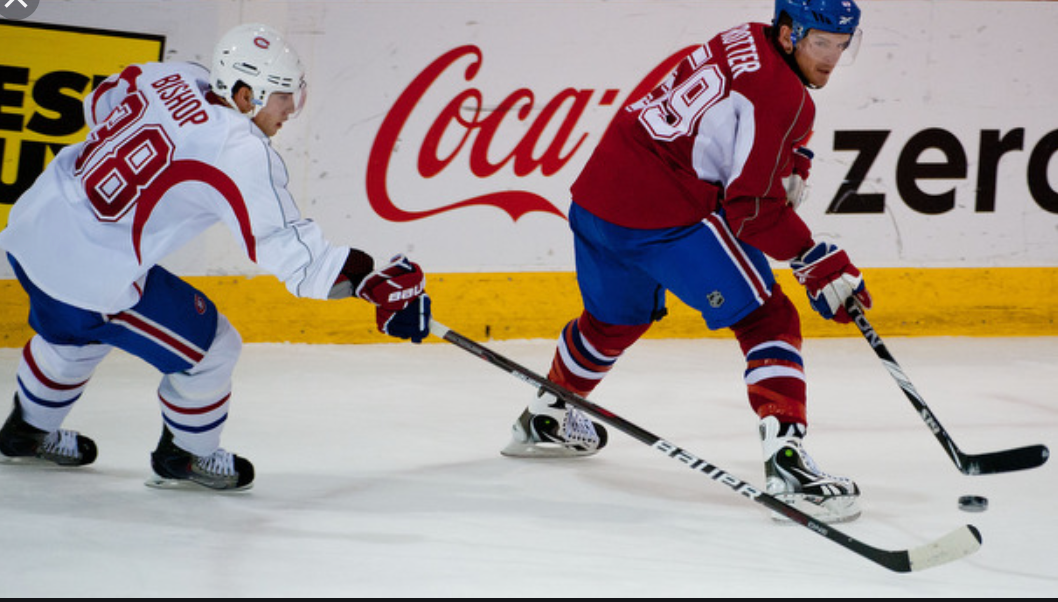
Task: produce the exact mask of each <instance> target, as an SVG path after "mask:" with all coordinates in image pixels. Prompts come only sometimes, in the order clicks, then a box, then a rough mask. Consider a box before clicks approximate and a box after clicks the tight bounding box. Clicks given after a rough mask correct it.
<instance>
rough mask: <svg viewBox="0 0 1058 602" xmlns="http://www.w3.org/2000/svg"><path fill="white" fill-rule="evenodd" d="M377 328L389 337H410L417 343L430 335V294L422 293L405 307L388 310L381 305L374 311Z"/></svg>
mask: <svg viewBox="0 0 1058 602" xmlns="http://www.w3.org/2000/svg"><path fill="white" fill-rule="evenodd" d="M375 315H376V318H377V320H378V329H379V330H381V331H382V332H384V333H386V334H388V335H389V336H391V337H397V338H398V339H411V342H412V343H415V344H416V345H418V344H419V343H421V342H422V340H423V339H425V338H426V337H428V336H430V296H429V295H427V294H425V293H423V294H421V295H419V296H418V297H416V298H415V299H414V300H412V302H411V303H409V304H408V306H407V307H405V308H404V309H402V310H400V311H398V312H390V311H387V310H384V309H382V308H381V307H380V308H378V309H377V310H376V311H375Z"/></svg>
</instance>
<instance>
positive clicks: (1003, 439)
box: [0, 337, 1058, 598]
mask: <svg viewBox="0 0 1058 602" xmlns="http://www.w3.org/2000/svg"><path fill="white" fill-rule="evenodd" d="M487 344H488V345H489V347H490V348H492V349H494V350H496V351H498V352H500V353H502V354H504V355H506V356H507V357H509V358H511V359H513V360H515V361H517V362H519V363H521V364H523V365H525V366H527V367H529V368H531V369H533V370H536V371H538V372H544V371H546V367H547V365H548V364H549V362H550V359H551V353H552V350H553V345H554V342H553V341H549V340H534V341H495V342H488V343H487ZM886 344H887V346H888V347H889V350H890V351H891V352H892V353H893V355H894V356H895V357H896V359H897V361H898V362H900V364H901V366H902V367H903V369H904V371H905V372H906V373H907V375H908V377H909V378H910V379H911V381H912V382H913V383H914V384H915V386H916V388H917V389H918V391H919V393H920V394H921V395H922V396H923V398H924V399H925V400H926V402H927V404H929V406H930V408H931V409H932V410H933V412H934V414H936V416H937V417H938V418H939V420H940V422H941V423H942V425H943V426H944V427H945V428H946V429H947V430H948V431H949V433H950V434H951V435H952V437H953V438H954V439H955V441H956V443H957V444H958V445H959V446H960V447H961V448H962V449H963V451H965V452H968V453H982V452H986V451H995V450H999V449H1005V448H1010V447H1020V446H1023V445H1030V444H1037V443H1042V444H1045V445H1047V446H1048V447H1050V448H1051V449H1052V450H1053V449H1058V404H1056V401H1055V399H1054V395H1055V390H1056V389H1058V339H1055V338H1046V337H1041V338H893V339H887V340H886ZM19 354H20V350H18V349H0V385H2V386H0V391H6V393H0V394H2V395H5V396H7V395H10V393H11V392H13V390H14V386H15V380H14V374H15V368H16V366H17V362H18V358H19ZM805 358H806V362H807V371H808V375H809V399H810V401H809V416H810V420H811V424H810V430H809V436H808V439H807V440H806V445H807V448H808V449H809V451H810V452H811V453H812V455H813V456H814V457H815V459H816V460H817V461H818V462H819V464H820V465H821V467H822V468H823V469H824V470H826V471H828V472H831V473H836V474H844V475H848V476H851V477H853V478H855V479H856V480H857V482H858V483H859V485H860V487H861V488H862V490H863V492H864V493H863V498H862V505H863V507H864V515H863V517H862V518H861V519H860V520H859V521H856V522H853V523H847V524H845V525H840V526H839V528H840V529H841V530H842V531H844V532H845V533H847V534H849V535H851V536H853V537H856V538H858V539H861V540H863V541H864V542H866V543H868V544H870V545H873V546H876V547H881V548H886V549H907V548H913V547H917V546H920V545H923V544H925V543H928V542H930V541H932V540H934V539H937V538H940V537H942V536H944V535H945V534H947V533H949V532H950V531H952V530H953V529H955V528H956V527H958V526H959V525H962V524H973V525H975V526H976V527H978V528H979V529H980V530H981V532H982V534H983V537H984V545H983V547H982V549H981V550H980V551H979V552H978V553H977V554H975V555H973V556H971V557H969V558H965V559H962V560H959V561H957V562H954V563H952V564H948V565H944V566H941V567H937V568H933V569H930V570H928V571H924V572H921V573H912V574H898V573H893V572H890V571H887V570H886V569H884V568H882V567H880V566H878V565H876V564H874V563H872V562H869V561H867V560H865V559H863V558H861V557H859V556H857V555H856V554H854V553H852V552H850V551H848V550H846V549H845V548H843V547H841V546H839V545H837V544H835V543H834V542H832V541H829V540H827V539H826V538H824V537H820V536H819V535H817V534H815V533H813V532H811V531H809V530H808V529H805V528H802V527H799V526H789V525H788V526H780V525H777V524H775V523H773V522H772V520H771V519H770V517H769V512H768V511H766V510H765V509H764V508H763V506H761V505H759V504H756V503H753V502H752V501H749V500H747V499H746V498H744V497H742V496H741V495H738V494H736V493H735V492H733V491H732V490H731V489H729V488H728V487H727V486H725V485H722V484H719V483H716V482H714V481H712V480H711V479H709V478H708V477H707V476H705V475H703V474H701V473H697V472H693V471H690V470H687V469H686V467H684V466H683V465H681V464H680V463H678V462H675V461H673V460H671V459H668V458H666V457H665V456H664V455H662V454H660V453H658V452H657V451H655V450H653V449H651V448H649V447H647V446H646V445H644V444H642V443H640V442H639V441H637V440H635V439H633V438H631V437H629V436H627V435H625V434H623V433H621V432H619V431H615V430H613V429H611V437H610V445H609V446H608V447H607V448H606V449H605V450H604V451H603V452H602V453H601V454H599V455H598V456H595V457H591V458H580V459H575V460H515V459H511V458H504V457H502V456H500V454H499V449H500V448H501V447H502V446H503V445H504V444H505V443H506V441H507V437H508V430H509V427H510V423H511V422H512V421H513V419H514V418H515V417H516V416H517V415H518V413H519V412H520V411H521V409H522V407H523V406H524V405H525V403H526V402H527V401H528V398H529V396H530V395H532V392H533V390H532V388H531V387H530V386H528V385H526V384H525V383H523V382H521V381H519V380H517V379H515V378H513V377H512V376H510V375H508V374H506V373H505V372H503V371H502V370H499V369H497V368H495V367H493V366H491V365H489V364H488V363H486V362H484V361H482V360H480V359H478V358H476V357H474V356H472V355H470V354H468V353H466V352H465V351H463V350H461V349H459V348H457V347H455V346H453V345H449V344H446V343H443V342H435V343H431V344H424V345H418V346H416V345H411V344H407V343H406V344H392V345H388V344H387V345H357V346H309V345H281V344H269V345H262V344H254V345H247V346H246V348H245V349H244V353H243V357H242V360H241V362H240V365H239V368H238V369H237V371H236V387H235V392H234V395H233V404H232V409H231V414H230V416H229V420H228V425H227V428H226V431H225V434H224V447H225V448H227V449H229V450H231V451H235V452H237V453H239V454H242V455H245V456H246V457H248V458H250V459H251V460H252V461H253V462H254V464H255V466H256V469H257V481H256V484H255V487H254V488H253V489H252V490H251V491H249V492H247V493H244V494H227V495H222V494H215V493H209V492H204V491H203V492H195V491H160V490H156V489H151V488H148V487H145V486H144V485H143V481H144V479H145V477H146V476H147V473H148V471H149V464H148V456H149V453H150V451H151V450H152V449H153V448H154V445H155V444H156V442H157V439H158V435H159V433H160V429H161V422H160V416H159V411H158V406H157V404H158V401H157V396H156V395H155V387H156V385H157V380H158V379H157V375H156V374H155V373H154V372H153V369H151V368H150V367H149V366H147V365H146V364H144V363H142V362H140V360H138V359H136V358H133V357H131V356H128V355H126V354H124V353H122V352H115V353H114V354H112V356H111V357H109V358H108V359H107V360H106V361H105V362H104V363H103V364H102V366H101V367H100V369H99V370H98V371H97V373H96V376H95V377H94V379H93V381H92V383H91V386H90V387H89V389H88V390H87V392H86V393H85V395H84V397H83V398H82V399H81V400H80V401H79V402H78V405H77V407H76V408H75V409H74V410H73V412H72V414H71V415H70V417H69V419H68V420H67V423H66V424H65V425H64V426H65V427H67V428H74V429H78V430H80V431H82V432H84V433H85V434H87V435H89V436H91V437H93V438H94V439H95V440H96V442H97V443H98V445H99V448H100V455H99V459H98V460H97V461H96V463H95V464H94V465H92V466H90V467H86V468H82V469H59V468H45V467H29V466H24V465H0V542H3V545H2V546H0V595H2V596H3V597H11V598H13V597H23V596H49V597H71V596H78V597H97V596H103V597H109V596H124V597H132V596H136V597H139V596H151V597H157V596H172V597H177V596H181V597H185V596H186V597H280V596H282V597H287V596H328V597H350V598H352V597H398V596H401V597H411V596H416V597H426V596H430V597H652V598H657V597H707V596H721V597H722V596H738V597H749V596H753V597H809V596H811V597H842V598H847V597H861V596H863V597H866V596H871V597H956V596H973V597H1004V598H1007V597H1030V596H1034V597H1053V596H1055V595H1058V561H1056V559H1058V511H1055V509H1054V507H1055V500H1056V499H1058V462H1055V461H1050V462H1048V463H1047V464H1045V465H1044V466H1043V467H1041V468H1038V469H1034V470H1029V471H1024V472H1018V473H1009V474H1003V475H985V476H966V475H963V474H961V473H960V472H958V470H956V468H955V467H954V465H953V464H952V463H951V461H950V460H949V459H948V457H947V455H946V454H945V453H944V451H943V449H942V448H941V447H940V445H939V444H938V442H937V441H936V439H934V437H933V435H932V434H931V433H930V432H929V430H928V428H927V427H926V425H925V424H924V423H923V421H922V420H921V419H920V418H919V417H918V415H917V413H916V412H915V411H914V409H913V408H912V406H911V404H910V403H909V402H908V401H907V399H906V398H905V397H904V395H903V393H902V392H901V391H900V389H899V388H898V386H897V385H896V383H895V382H894V381H893V379H892V377H891V376H890V375H889V374H888V373H887V372H886V371H885V369H884V368H883V367H882V365H881V363H880V361H879V360H878V358H877V357H876V356H875V355H874V353H873V352H872V351H871V350H870V348H869V347H868V346H867V345H866V343H865V342H864V341H863V340H862V339H859V338H848V339H811V340H808V341H806V344H805ZM742 371H743V366H742V361H741V356H740V354H739V351H738V348H737V345H736V344H735V343H734V341H730V340H652V339H647V340H643V341H640V343H638V344H637V345H636V346H635V347H633V348H632V349H631V350H630V351H629V352H628V353H626V355H625V356H624V357H623V358H622V359H621V361H620V362H619V363H618V365H617V367H616V368H615V369H614V371H613V372H612V373H611V374H610V376H609V377H608V378H607V380H606V381H605V382H604V383H603V384H602V385H601V386H600V387H599V389H597V390H596V392H595V393H594V394H593V395H592V399H593V400H594V401H595V402H596V403H597V404H599V405H600V406H602V407H604V408H606V409H608V410H610V411H613V412H615V413H617V414H618V415H620V416H621V417H623V418H625V419H627V420H629V421H631V422H633V423H635V424H636V425H638V426H640V427H642V428H644V429H646V430H648V431H650V432H652V433H654V434H656V435H658V436H661V437H663V438H665V439H667V440H669V441H671V442H673V443H675V444H677V445H680V446H682V447H684V448H686V449H687V450H688V451H690V452H692V453H694V454H696V455H698V456H700V457H702V458H704V459H706V460H708V461H710V462H712V463H713V464H716V465H717V466H719V467H721V468H723V469H724V470H726V471H728V472H730V473H732V474H733V475H735V476H737V477H739V478H741V479H743V480H745V481H748V482H750V483H753V484H755V485H758V486H759V485H761V481H762V472H763V470H762V463H761V458H760V445H759V443H758V441H757V434H756V420H755V417H754V416H753V414H752V413H751V411H750V410H749V409H748V405H747V403H746V401H745V392H744V388H743V385H742V382H741V376H742ZM6 404H7V402H6V401H5V402H3V405H2V406H0V407H4V410H3V414H5V415H6V412H7V410H6ZM963 494H976V495H983V496H985V497H987V498H988V499H989V501H990V504H989V509H988V511H987V512H984V513H981V514H976V513H974V514H971V513H965V512H961V511H959V510H958V504H957V501H958V498H959V496H960V495H963Z"/></svg>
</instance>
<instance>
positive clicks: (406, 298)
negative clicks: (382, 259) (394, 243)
mask: <svg viewBox="0 0 1058 602" xmlns="http://www.w3.org/2000/svg"><path fill="white" fill-rule="evenodd" d="M425 290H426V275H425V274H424V273H423V271H422V268H420V267H419V264H417V263H414V262H413V261H411V260H409V259H408V258H407V257H405V256H404V255H397V256H396V257H394V258H393V259H392V260H391V261H390V262H389V264H387V265H386V266H384V267H382V268H379V269H377V270H375V271H373V272H371V273H370V274H368V275H367V276H365V277H364V279H363V280H362V281H361V282H360V286H358V287H356V296H357V297H360V298H361V299H363V300H365V301H369V302H371V303H373V304H375V305H377V306H378V307H381V308H383V309H386V310H389V311H400V310H402V309H404V308H405V307H407V306H408V303H410V302H411V300H412V299H414V298H416V297H418V296H419V295H421V294H422V293H423V291H425Z"/></svg>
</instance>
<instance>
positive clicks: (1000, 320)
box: [0, 268, 1058, 347]
mask: <svg viewBox="0 0 1058 602" xmlns="http://www.w3.org/2000/svg"><path fill="white" fill-rule="evenodd" d="M776 277H777V278H778V281H779V283H780V285H781V286H782V287H783V289H784V290H785V291H786V292H787V294H788V295H789V296H790V298H791V299H793V301H794V304H795V305H796V306H797V308H798V310H799V311H800V312H801V316H802V320H801V321H802V324H803V331H804V336H805V337H808V338H818V337H856V336H860V333H859V330H857V329H856V327H855V326H851V325H840V324H835V323H832V322H826V321H824V320H823V319H821V318H819V317H818V316H817V315H816V314H815V313H814V312H813V311H812V310H811V308H810V307H809V306H808V302H807V300H806V299H805V295H804V292H803V289H802V288H801V286H800V285H799V284H797V282H796V281H795V280H794V279H793V277H792V276H791V275H790V272H789V271H788V270H777V273H776ZM864 277H865V278H866V280H867V285H868V288H869V289H870V291H871V293H872V295H873V297H874V309H873V310H871V311H870V312H868V314H867V316H868V318H869V319H870V321H871V324H872V326H874V328H875V330H877V331H878V333H879V334H881V335H882V336H885V337H888V336H1058V323H1056V320H1058V301H1056V299H1058V294H1056V293H1058V269H1055V268H994V269H993V268H989V269H982V268H956V269H910V268H873V269H867V270H864ZM187 280H188V282H190V283H191V284H192V285H194V286H196V287H198V288H199V289H200V290H202V291H203V292H204V293H206V295H208V296H209V298H210V299H212V300H213V301H214V302H215V303H216V304H217V306H218V307H219V308H220V311H221V312H222V313H223V314H225V315H226V316H227V317H228V319H229V320H231V322H232V324H234V325H235V327H236V328H237V329H238V330H239V332H240V333H241V334H242V336H243V340H244V341H246V342H248V343H278V342H290V343H327V344H339V343H380V342H395V339H391V338H389V337H386V336H384V335H382V334H380V333H378V332H377V331H376V329H375V321H374V310H373V308H372V307H371V306H369V305H368V304H367V303H365V302H363V301H360V300H357V299H349V300H344V301H317V300H310V299H298V298H296V297H293V296H292V295H290V293H288V292H287V290H286V288H285V287H284V286H283V285H282V284H280V283H279V282H278V281H277V280H276V279H275V278H272V277H267V276H261V277H254V278H247V277H234V276H226V277H204V276H203V277H188V278H187ZM427 292H428V293H429V294H430V297H431V298H432V299H433V310H434V316H435V317H436V318H437V319H438V320H439V321H441V322H443V323H444V324H445V325H447V326H449V327H451V328H452V329H454V330H456V331H458V332H460V333H462V334H464V335H466V336H468V337H470V338H472V339H477V340H489V339H493V340H505V339H539V338H548V339H549V338H556V337H557V336H558V333H559V331H560V330H561V329H562V327H563V326H564V325H565V324H566V322H568V321H569V320H570V319H572V318H574V317H576V316H578V315H579V314H580V312H581V303H580V296H579V293H578V290H577V283H576V277H575V276H574V274H573V273H571V272H517V273H486V274H478V273H466V274H465V273H452V274H430V275H428V278H427ZM0 307H3V308H4V310H3V312H2V313H0V347H20V346H22V345H23V344H25V342H26V341H27V340H28V339H29V337H30V336H32V334H33V332H32V330H31V329H30V328H29V326H28V325H27V324H26V316H27V313H28V310H29V307H28V302H27V299H26V295H25V293H24V292H23V291H22V289H21V287H20V286H19V285H18V282H16V281H14V280H0ZM646 336H647V337H648V338H703V337H709V338H727V337H730V336H731V334H730V332H729V331H727V330H721V331H717V332H713V331H709V330H707V329H706V327H705V325H704V323H703V321H702V319H701V316H700V315H699V314H698V313H697V312H695V311H694V310H692V309H690V308H689V307H687V306H686V305H684V304H683V303H682V302H680V301H679V300H678V299H675V298H673V297H670V298H669V315H668V316H666V317H665V318H664V319H663V320H662V321H660V322H658V323H656V324H655V325H654V326H653V327H652V328H651V330H650V331H649V332H648V333H647V335H646Z"/></svg>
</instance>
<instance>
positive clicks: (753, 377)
mask: <svg viewBox="0 0 1058 602" xmlns="http://www.w3.org/2000/svg"><path fill="white" fill-rule="evenodd" d="M570 227H571V229H572V230H573V233H574V249H575V252H576V265H577V282H578V285H579V286H580V289H581V295H582V298H583V300H584V306H585V313H584V314H583V315H582V316H581V317H580V318H578V319H577V320H576V321H574V322H573V323H570V324H569V325H567V326H566V328H565V329H564V331H563V334H562V337H561V338H560V341H559V346H558V349H557V351H556V354H555V358H554V360H553V362H552V366H551V369H550V372H549V377H550V378H552V379H553V380H555V381H556V382H558V383H560V384H563V385H566V386H567V387H569V388H570V389H572V390H574V391H576V392H578V393H581V394H586V393H587V392H589V391H591V390H592V389H594V388H595V386H597V385H598V383H599V382H600V381H601V380H602V378H603V377H605V375H606V374H607V373H608V372H609V370H610V369H611V368H612V366H613V364H614V362H615V361H616V360H617V358H618V357H619V356H620V355H621V354H622V352H623V351H624V350H625V349H626V348H627V347H629V346H630V345H632V344H633V343H634V342H635V341H636V340H637V339H638V338H639V337H640V336H642V335H643V333H645V332H646V331H647V329H648V328H649V325H650V324H651V323H652V322H653V321H654V320H657V319H660V316H662V315H664V313H665V292H666V291H671V292H672V293H673V294H674V295H676V296H677V297H678V298H679V299H680V300H681V301H683V302H684V303H686V304H687V305H689V306H690V307H693V308H694V309H696V310H698V311H700V312H701V314H702V317H703V319H705V321H706V324H707V326H708V327H709V328H710V329H713V330H717V329H720V328H730V329H731V330H732V332H733V333H734V334H735V336H736V337H737V339H738V341H739V345H740V346H741V349H742V353H743V355H744V357H745V360H746V371H745V373H744V380H745V384H746V388H747V395H748V399H749V403H750V406H751V407H752V408H753V410H754V412H756V413H757V415H758V416H760V417H762V418H763V417H765V416H772V415H774V416H776V417H777V418H778V419H779V420H780V421H781V422H798V423H801V424H806V413H805V380H804V366H803V362H802V359H801V325H800V316H799V315H798V313H797V310H796V308H795V307H794V306H793V304H792V303H791V302H790V300H789V299H788V298H787V297H786V295H785V293H784V292H783V291H782V289H781V288H780V287H779V285H778V284H777V283H776V282H775V277H774V275H773V274H772V272H771V268H770V266H769V263H768V260H767V258H766V257H765V256H764V254H763V253H761V252H760V251H759V250H758V249H756V248H754V247H752V246H750V245H746V244H744V243H742V242H741V241H739V240H738V239H737V238H736V237H735V236H734V234H733V233H732V232H731V230H730V229H729V228H728V227H727V223H726V222H725V220H724V218H723V215H722V214H720V213H717V214H713V215H710V216H709V217H708V218H707V219H705V220H703V221H702V222H700V223H698V224H693V225H690V226H684V227H678V228H663V229H658V230H637V229H631V228H623V227H621V226H617V225H615V224H611V223H609V222H606V221H605V220H602V219H599V218H598V217H595V216H594V215H592V214H591V213H589V212H587V211H585V210H584V209H583V208H581V207H580V206H578V205H577V204H576V203H574V204H573V205H571V207H570Z"/></svg>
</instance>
